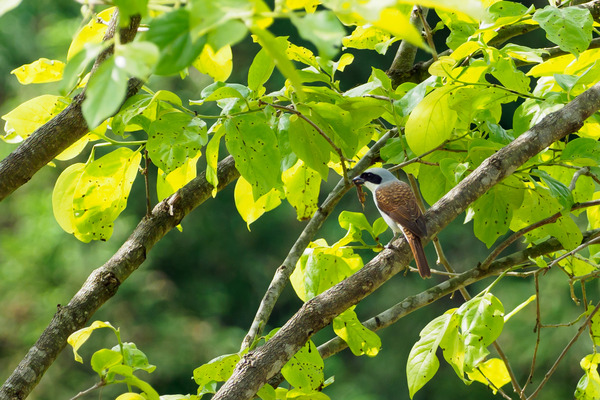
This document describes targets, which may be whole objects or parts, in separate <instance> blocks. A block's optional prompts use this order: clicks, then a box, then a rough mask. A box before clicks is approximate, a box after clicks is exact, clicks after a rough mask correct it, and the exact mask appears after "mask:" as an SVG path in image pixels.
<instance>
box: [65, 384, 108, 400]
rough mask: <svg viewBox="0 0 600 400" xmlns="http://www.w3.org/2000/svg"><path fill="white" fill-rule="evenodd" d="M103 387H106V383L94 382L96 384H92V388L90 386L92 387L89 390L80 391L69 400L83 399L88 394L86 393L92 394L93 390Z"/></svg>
mask: <svg viewBox="0 0 600 400" xmlns="http://www.w3.org/2000/svg"><path fill="white" fill-rule="evenodd" d="M104 385H106V383H105V382H104V381H99V382H96V383H95V384H94V386H92V387H90V388H87V389H85V390H84V391H82V392H79V393H77V394H76V395H75V396H73V397H71V400H76V399H78V398H80V397H83V396H85V395H86V394H88V393H90V392H93V391H94V390H96V389H99V388H101V387H103V386H104Z"/></svg>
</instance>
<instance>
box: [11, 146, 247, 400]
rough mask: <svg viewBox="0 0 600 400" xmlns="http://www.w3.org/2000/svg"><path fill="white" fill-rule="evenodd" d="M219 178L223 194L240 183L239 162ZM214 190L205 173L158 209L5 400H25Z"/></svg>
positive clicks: (28, 360)
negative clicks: (72, 340)
mask: <svg viewBox="0 0 600 400" xmlns="http://www.w3.org/2000/svg"><path fill="white" fill-rule="evenodd" d="M217 175H218V178H219V187H218V189H219V190H221V189H222V188H224V187H225V186H227V185H228V184H229V183H231V182H233V181H234V180H235V179H237V178H238V177H239V172H238V171H237V169H236V168H235V163H234V160H233V157H231V156H229V157H227V158H225V159H224V160H223V161H221V162H220V163H219V166H218V169H217ZM212 189H213V186H212V185H211V184H210V183H209V182H207V181H206V174H205V173H202V174H201V175H199V176H198V177H197V178H195V179H194V180H192V181H191V182H189V183H188V184H187V185H185V186H184V187H183V188H182V189H180V190H179V191H178V192H176V193H175V194H173V195H172V196H171V197H169V198H167V199H165V200H163V201H162V202H160V203H158V204H157V205H156V206H155V207H154V209H153V210H152V214H151V215H150V216H146V217H144V218H143V219H142V220H141V221H140V223H139V224H138V226H137V227H136V228H135V230H134V231H133V233H132V234H131V236H129V238H128V239H127V241H125V243H124V244H123V245H122V246H121V248H120V249H119V250H118V251H117V252H116V253H115V255H113V256H112V257H111V259H110V260H108V261H107V262H106V263H105V264H104V265H103V266H101V267H100V268H97V269H96V270H94V271H93V272H92V273H91V274H90V276H89V277H88V279H87V280H86V282H85V283H84V284H83V286H82V287H81V289H80V290H79V291H78V292H77V293H76V294H75V296H73V298H72V299H71V301H70V302H69V304H67V305H66V306H63V307H59V308H58V311H57V312H56V314H55V315H54V318H53V319H52V321H51V322H50V324H49V325H48V327H47V328H46V329H45V330H44V332H43V333H42V335H41V336H40V338H39V339H38V341H37V342H36V343H35V345H34V346H33V347H32V348H31V349H30V350H29V352H28V353H27V355H26V356H25V358H24V359H23V360H22V361H21V362H20V363H19V365H18V366H17V368H16V369H15V370H14V371H13V373H12V374H11V376H10V377H9V378H8V379H7V380H6V382H5V383H4V384H3V385H2V387H1V388H0V399H2V400H15V399H25V398H26V397H27V396H28V395H29V393H30V392H31V391H32V390H33V388H34V387H35V386H36V385H37V383H38V382H39V381H40V379H41V378H42V376H43V375H44V373H45V372H46V370H47V369H48V367H50V365H51V364H52V363H53V362H54V360H55V359H56V357H57V356H58V354H59V353H60V352H61V351H62V349H63V348H64V347H65V345H66V344H67V338H68V337H69V335H70V334H71V333H73V332H75V331H76V330H78V329H81V328H82V327H84V326H85V325H86V324H87V322H88V321H89V319H90V318H91V316H92V315H93V314H94V312H96V310H98V308H100V306H102V304H104V303H105V302H106V301H107V300H109V299H110V298H111V297H112V296H114V295H115V293H116V292H117V289H118V288H119V286H120V285H121V284H122V283H123V282H124V281H125V279H127V277H129V275H131V273H132V272H134V271H135V270H136V269H137V268H138V267H139V266H140V265H141V264H142V263H143V262H144V261H145V260H146V254H147V253H148V252H149V251H150V249H152V247H153V246H154V245H155V244H156V242H158V241H159V240H160V239H161V238H162V237H163V236H165V235H166V234H167V232H169V231H170V230H171V229H173V228H174V227H176V226H177V225H178V224H179V223H180V222H181V220H182V219H183V217H185V216H186V215H187V214H189V213H190V212H191V211H192V210H193V209H194V208H196V207H197V206H199V205H200V204H201V203H203V202H204V201H205V200H207V199H209V198H210V197H211V192H212Z"/></svg>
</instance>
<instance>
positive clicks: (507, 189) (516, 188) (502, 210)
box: [472, 178, 523, 248]
mask: <svg viewBox="0 0 600 400" xmlns="http://www.w3.org/2000/svg"><path fill="white" fill-rule="evenodd" d="M509 179H510V180H507V181H506V185H496V186H494V187H492V188H491V189H490V190H488V191H487V192H486V193H485V194H484V195H483V196H481V197H480V198H479V199H477V201H475V203H473V206H472V208H473V211H474V212H475V215H474V222H473V231H474V233H475V236H476V237H477V238H478V239H479V240H481V241H482V242H483V243H485V245H486V246H487V247H488V248H490V247H491V246H492V244H494V242H495V241H496V239H498V238H499V237H500V236H502V235H504V234H505V233H506V232H508V229H509V226H510V222H511V220H512V217H513V211H514V210H517V209H519V207H521V203H522V202H523V185H522V184H521V182H520V181H519V180H518V179H516V178H509Z"/></svg>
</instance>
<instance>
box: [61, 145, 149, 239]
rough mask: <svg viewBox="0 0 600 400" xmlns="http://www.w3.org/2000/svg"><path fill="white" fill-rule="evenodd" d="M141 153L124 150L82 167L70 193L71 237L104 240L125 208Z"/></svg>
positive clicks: (110, 233)
mask: <svg viewBox="0 0 600 400" xmlns="http://www.w3.org/2000/svg"><path fill="white" fill-rule="evenodd" d="M141 157H142V156H141V154H140V152H139V151H133V150H131V149H129V148H126V147H120V148H118V149H117V150H114V151H113V152H111V153H108V154H107V155H105V156H103V157H101V158H99V159H98V160H96V161H93V162H91V163H89V164H87V165H86V166H85V169H84V171H83V174H82V176H81V178H80V179H79V183H78V184H77V186H76V188H75V191H74V193H73V214H74V228H75V231H74V234H75V237H76V238H77V239H79V240H81V241H82V242H86V243H87V242H89V241H91V240H107V239H109V238H110V236H111V235H112V231H113V223H114V221H115V219H117V217H118V216H119V214H120V213H121V212H122V211H123V210H124V209H125V206H126V205H127V198H128V196H129V191H130V190H131V185H132V184H133V180H134V179H135V177H136V175H137V172H138V166H139V164H140V159H141Z"/></svg>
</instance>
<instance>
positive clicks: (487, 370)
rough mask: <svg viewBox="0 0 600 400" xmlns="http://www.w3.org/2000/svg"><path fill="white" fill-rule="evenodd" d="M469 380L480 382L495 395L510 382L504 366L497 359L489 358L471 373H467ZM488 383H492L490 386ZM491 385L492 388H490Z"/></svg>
mask: <svg viewBox="0 0 600 400" xmlns="http://www.w3.org/2000/svg"><path fill="white" fill-rule="evenodd" d="M467 376H468V377H469V379H471V380H473V381H477V382H481V383H483V384H484V385H486V386H488V387H489V388H490V389H492V392H493V393H494V394H496V392H497V391H498V389H499V388H501V387H502V386H504V385H506V384H507V383H508V382H510V375H508V370H507V369H506V364H504V361H502V360H501V359H499V358H490V359H489V360H485V362H483V363H481V364H479V365H478V366H477V368H476V369H474V370H473V371H472V372H467ZM490 382H491V383H492V384H491V385H490ZM492 385H493V386H492Z"/></svg>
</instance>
